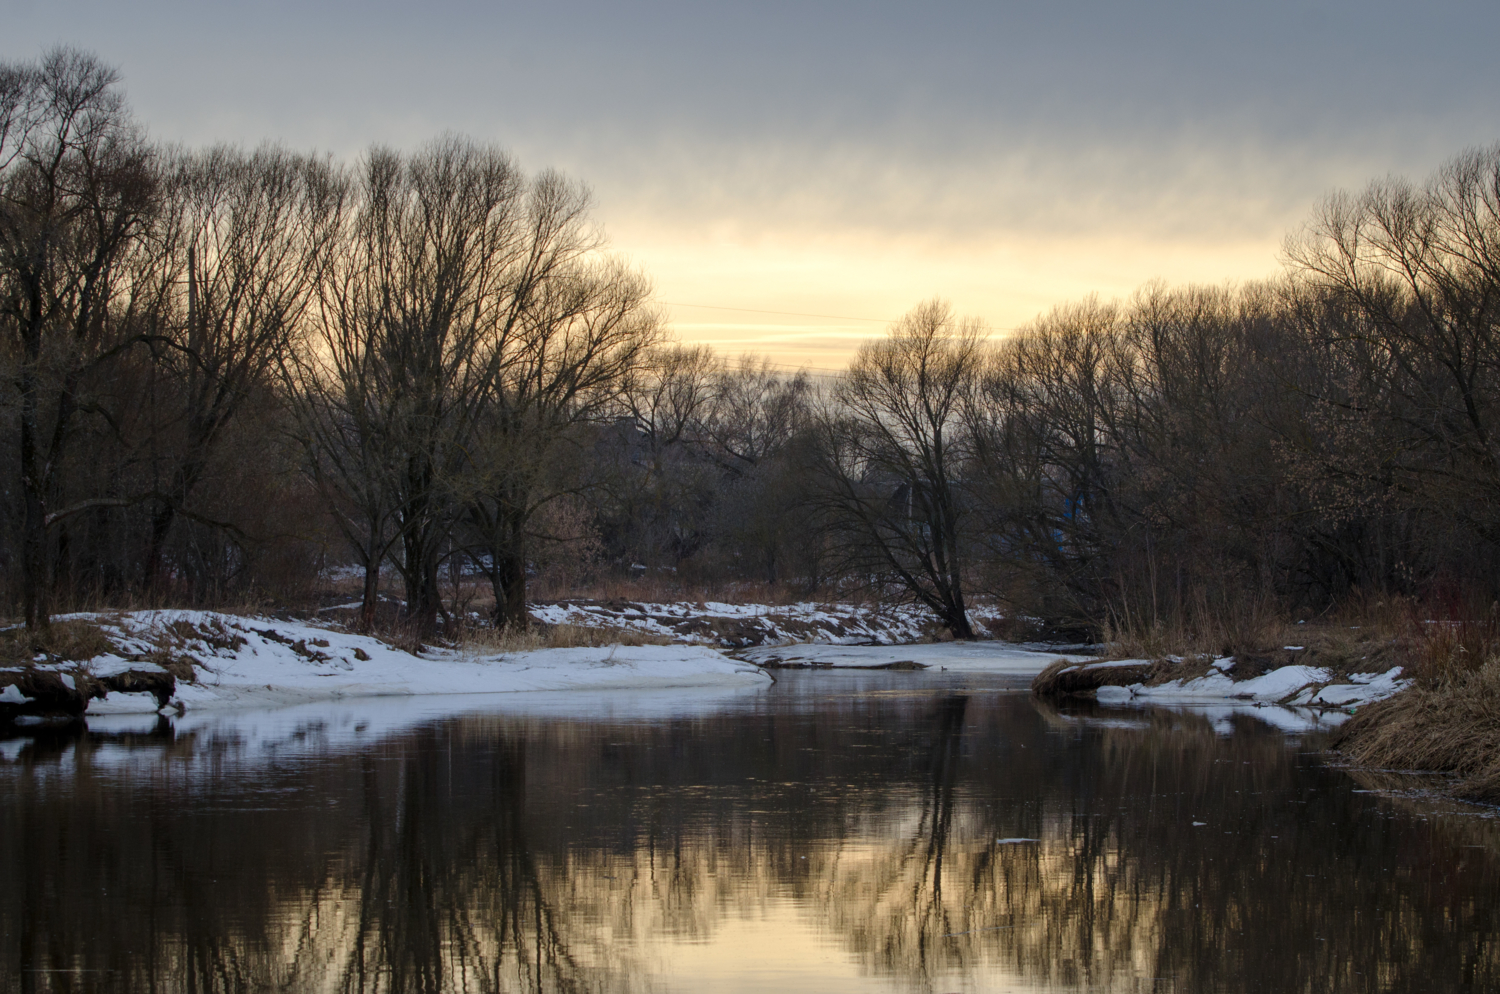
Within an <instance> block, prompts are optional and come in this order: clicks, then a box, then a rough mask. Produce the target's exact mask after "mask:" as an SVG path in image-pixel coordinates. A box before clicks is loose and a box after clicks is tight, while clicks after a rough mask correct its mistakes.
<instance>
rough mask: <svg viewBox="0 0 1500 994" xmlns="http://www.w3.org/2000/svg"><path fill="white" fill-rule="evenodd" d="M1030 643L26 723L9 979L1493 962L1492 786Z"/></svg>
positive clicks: (204, 988) (9, 751)
mask: <svg viewBox="0 0 1500 994" xmlns="http://www.w3.org/2000/svg"><path fill="white" fill-rule="evenodd" d="M1380 786H1382V783H1381V782H1378V781H1376V780H1375V779H1373V778H1371V777H1370V776H1368V775H1362V774H1351V773H1350V772H1348V771H1344V770H1341V769H1337V768H1335V767H1333V766H1331V765H1330V763H1329V760H1328V757H1327V756H1326V755H1325V754H1324V753H1323V751H1322V740H1321V739H1320V738H1319V737H1318V735H1317V734H1316V733H1313V734H1308V735H1302V736H1298V735H1288V734H1286V733H1285V732H1283V731H1278V730H1277V729H1275V728H1273V727H1271V726H1269V725H1267V724H1265V723H1264V722H1261V721H1258V720H1257V719H1256V718H1255V717H1254V716H1253V715H1250V714H1242V715H1239V716H1235V717H1232V718H1229V719H1223V718H1220V719H1219V720H1217V721H1211V720H1210V719H1209V718H1208V717H1205V716H1204V715H1202V714H1199V713H1194V712H1191V711H1184V712H1178V711H1168V710H1155V711H1132V710H1123V709H1104V708H1100V707H1097V706H1093V705H1080V706H1078V707H1076V708H1071V709H1064V710H1058V709H1056V708H1054V707H1051V706H1049V705H1046V704H1043V703H1041V702H1038V701H1036V700H1034V699H1033V698H1031V697H1030V695H1028V694H1027V693H1025V692H1024V691H1023V690H1022V689H1020V688H1018V687H1016V686H1015V685H1014V683H1012V682H1007V681H1005V680H1004V679H997V678H992V677H991V678H986V677H978V676H962V677H956V676H951V675H947V676H945V675H942V674H931V673H873V674H872V673H805V674H802V673H786V674H783V675H782V677H781V679H780V680H779V681H778V682H777V683H776V684H775V685H774V686H772V687H770V688H767V689H764V690H746V691H728V692H725V691H720V692H676V693H669V692H658V693H655V694H646V693H641V694H623V693H622V694H614V695H608V696H605V695H590V694H583V693H576V694H571V695H570V694H538V695H527V694H511V695H492V696H490V697H472V698H408V699H402V700H395V699H381V700H371V701H364V702H359V701H354V702H346V703H344V704H341V705H338V706H332V705H325V706H321V707H319V708H307V709H301V710H293V711H288V712H265V713H253V714H241V715H233V714H225V713H217V714H214V715H207V714H198V715H194V714H192V713H191V712H190V713H189V714H188V715H186V716H183V717H182V718H181V719H178V720H177V721H175V722H174V721H172V720H168V719H161V720H159V721H156V722H155V723H154V724H153V722H152V721H147V720H143V719H135V720H134V721H133V723H132V721H127V720H123V719H114V720H112V721H107V722H101V721H96V722H93V723H92V724H91V725H90V727H89V728H88V729H87V730H86V731H80V730H78V729H44V730H40V731H36V734H34V735H27V736H23V737H11V738H9V739H5V740H3V741H0V849H3V859H0V968H3V969H0V972H3V979H0V991H7V992H8V991H18V992H19V991H142V992H144V991H193V992H209V991H225V992H229V991H259V990H278V991H292V992H302V991H330V992H332V991H340V992H350V991H361V992H362V991H392V992H395V991H414V992H416V991H420V992H426V991H433V992H437V991H475V992H481V991H580V992H582V991H600V992H614V991H619V992H636V991H640V992H645V991H663V992H688V991H706V990H711V991H724V992H775V994H796V992H804V991H808V992H810V991H931V992H950V991H976V992H977V991H984V992H993V991H1109V992H1116V991H1118V992H1176V994H1188V992H1192V994H1200V992H1201V994H1208V992H1242V991H1243V992H1251V991H1254V992H1279V991H1308V992H1312V991H1330V992H1332V991H1338V992H1344V991H1350V992H1359V991H1370V992H1374V991H1413V992H1417V991H1421V992H1427V994H1433V992H1447V991H1495V990H1500V943H1497V939H1500V920H1497V912H1500V822H1497V820H1496V818H1495V817H1494V815H1495V813H1496V812H1495V811H1493V810H1492V809H1486V808H1478V807H1467V806H1461V805H1449V804H1443V803H1441V802H1436V801H1423V800H1420V799H1416V800H1414V799H1411V798H1409V797H1407V796H1404V795H1401V794H1394V795H1393V794H1391V793H1389V792H1382V791H1379V790H1376V789H1375V788H1377V787H1380Z"/></svg>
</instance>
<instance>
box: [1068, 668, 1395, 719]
mask: <svg viewBox="0 0 1500 994" xmlns="http://www.w3.org/2000/svg"><path fill="white" fill-rule="evenodd" d="M1143 662H1145V661H1144V660H1127V661H1122V662H1120V663H1118V664H1116V665H1127V664H1130V663H1135V664H1141V663H1143ZM1108 665H1111V664H1109V663H1094V664H1091V665H1088V666H1084V667H1081V669H1084V670H1091V669H1094V668H1098V667H1103V666H1108ZM1232 669H1233V661H1232V660H1229V659H1221V660H1218V661H1216V662H1215V664H1214V668H1213V670H1212V671H1211V672H1210V673H1208V674H1207V675H1205V676H1201V677H1198V678H1196V679H1192V680H1172V681H1170V682H1167V683H1163V684H1159V685H1157V686H1154V687H1152V686H1147V685H1145V684H1141V683H1133V684H1130V685H1129V686H1123V687H1110V686H1104V687H1100V688H1099V689H1098V690H1097V691H1096V692H1095V693H1096V696H1097V697H1098V699H1099V700H1100V701H1101V702H1105V703H1119V702H1124V701H1134V702H1138V703H1163V704H1168V703H1215V702H1221V701H1222V702H1230V701H1254V702H1259V703H1262V704H1282V705H1287V706H1289V707H1300V708H1313V707H1347V706H1351V705H1358V704H1369V703H1372V702H1374V701H1378V700H1382V699H1384V698H1386V697H1390V696H1391V695H1392V694H1395V693H1397V692H1398V691H1401V690H1404V689H1405V688H1406V687H1408V686H1410V685H1411V681H1409V680H1403V679H1401V668H1400V667H1399V666H1398V667H1395V668H1393V669H1390V670H1388V671H1386V672H1385V673H1354V674H1351V675H1349V676H1347V677H1343V678H1340V677H1338V676H1335V675H1334V674H1333V673H1332V672H1331V671H1329V670H1327V669H1323V668H1322V667H1317V666H1283V667H1280V668H1279V669H1274V670H1271V671H1270V672H1268V673H1263V674H1262V675H1260V676H1258V677H1255V678H1253V679H1250V680H1240V681H1236V680H1234V679H1233V678H1232V677H1231V676H1230V673H1231V672H1232Z"/></svg>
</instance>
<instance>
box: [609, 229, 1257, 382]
mask: <svg viewBox="0 0 1500 994" xmlns="http://www.w3.org/2000/svg"><path fill="white" fill-rule="evenodd" d="M611 233H612V235H613V240H614V243H615V244H616V245H617V246H620V247H628V252H627V254H628V255H629V257H630V258H632V259H633V260H635V261H636V262H637V263H638V264H639V265H640V266H641V267H642V268H643V269H645V271H646V272H648V273H650V274H651V275H652V278H653V279H654V281H655V283H656V288H657V296H658V298H659V299H660V300H661V302H662V304H663V307H664V309H665V311H666V313H667V315H668V317H669V319H670V322H671V326H672V329H673V331H674V332H675V334H676V335H677V337H678V338H679V339H681V340H682V341H684V342H702V343H705V344H708V345H712V346H713V347H714V348H716V349H718V350H719V351H721V352H723V353H725V354H727V355H730V356H738V355H740V354H741V353H745V352H754V353H758V354H762V355H766V356H768V357H769V358H770V359H771V360H772V361H773V362H776V363H780V364H785V365H792V366H799V367H801V366H807V367H813V368H822V369H836V368H839V367H841V366H843V364H844V363H846V362H847V361H848V359H849V357H850V355H851V354H852V353H853V351H854V350H855V349H856V348H857V347H858V346H859V344H860V343H861V342H863V341H865V340H866V339H869V338H871V337H875V336H878V335H880V334H882V333H883V332H884V330H885V327H886V324H887V322H889V321H891V320H893V319H895V318H898V317H900V316H901V315H902V314H903V313H905V312H906V311H907V310H909V309H910V308H912V307H913V306H915V305H916V304H917V303H919V302H921V301H922V300H926V299H929V298H931V297H943V298H945V299H947V300H948V301H949V302H950V303H952V304H953V306H954V308H955V309H956V310H957V311H958V312H959V313H961V314H964V315H972V316H975V317H978V318H980V319H981V320H983V321H984V322H985V323H986V324H987V325H988V326H989V327H990V328H991V329H992V333H993V334H995V335H1000V336H1003V335H1005V334H1007V333H1008V332H1010V331H1013V330H1014V329H1015V328H1017V327H1018V326H1021V325H1024V324H1025V323H1026V322H1028V321H1030V320H1032V319H1033V318H1035V317H1036V316H1037V315H1038V314H1040V313H1043V312H1045V311H1046V310H1048V309H1049V308H1051V307H1052V306H1054V305H1055V304H1058V303H1061V302H1065V301H1069V300H1077V299H1080V298H1082V297H1085V296H1087V295H1088V294H1090V293H1097V294H1098V295H1099V296H1100V297H1102V298H1105V299H1108V298H1112V297H1119V298H1125V297H1128V296H1129V295H1130V294H1131V293H1133V292H1134V291H1135V290H1136V289H1137V288H1138V287H1139V286H1140V285H1141V284H1142V283H1144V282H1146V281H1148V280H1151V279H1158V278H1160V279H1165V280H1167V281H1169V282H1172V283H1181V282H1208V283H1221V282H1223V281H1224V280H1226V279H1236V278H1237V279H1251V278H1257V277H1264V276H1268V275H1271V274H1272V273H1273V272H1275V271H1276V269H1277V265H1278V263H1277V254H1278V252H1279V249H1280V242H1279V239H1264V240H1261V241H1258V242H1239V241H1221V242H1211V243H1204V244H1194V243H1192V242H1187V241H1182V242H1159V241H1131V240H1128V239H1126V238H1123V237H1118V236H1117V237H1102V236H1101V237H1094V238H1087V237H1075V238H1058V239H1046V238H1041V237H1037V236H1032V237H1026V236H1024V235H1022V236H1016V237H1012V238H1009V239H1006V238H996V239H994V241H992V242H991V243H989V244H987V245H974V244H966V245H964V246H962V247H961V248H957V249H946V250H945V249H944V248H943V247H942V246H939V245H936V244H932V243H931V242H927V243H925V244H924V243H919V242H916V241H914V240H906V239H900V238H893V239H890V240H888V241H885V242H875V241H873V240H871V239H866V238H846V239H839V238H824V239H819V240H807V239H796V238H791V237H767V238H764V239H760V240H757V241H756V242H754V243H748V242H745V241H733V240H728V239H715V238H712V237H702V236H695V234H694V233H693V232H690V231H682V230H669V229H667V230H660V231H651V230H649V229H648V230H645V231H636V230H634V229H632V228H630V227H628V226H620V225H612V226H611ZM763 312H784V313H779V314H778V313H763Z"/></svg>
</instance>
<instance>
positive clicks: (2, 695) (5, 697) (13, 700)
mask: <svg viewBox="0 0 1500 994" xmlns="http://www.w3.org/2000/svg"><path fill="white" fill-rule="evenodd" d="M29 700H31V698H29V697H27V696H26V695H25V694H23V693H21V691H20V688H18V687H17V686H16V685H15V684H13V683H12V684H7V685H6V687H5V689H4V690H0V704H25V703H26V702H27V701H29Z"/></svg>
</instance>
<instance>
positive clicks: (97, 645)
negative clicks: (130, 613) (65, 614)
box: [0, 618, 114, 665]
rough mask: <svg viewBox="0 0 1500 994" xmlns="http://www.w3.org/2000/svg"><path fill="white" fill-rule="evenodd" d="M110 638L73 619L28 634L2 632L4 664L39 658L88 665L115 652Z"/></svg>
mask: <svg viewBox="0 0 1500 994" xmlns="http://www.w3.org/2000/svg"><path fill="white" fill-rule="evenodd" d="M113 651H114V644H113V643H111V642H110V640H109V636H107V635H105V634H104V631H103V630H102V629H100V627H99V626H98V625H97V624H95V623H94V622H92V621H86V620H83V619H81V618H70V619H67V620H65V621H54V622H52V624H50V625H48V626H46V627H45V628H39V629H35V630H33V631H27V630H26V629H25V628H21V627H19V626H17V627H15V628H8V629H6V630H5V631H3V632H0V663H8V664H10V665H16V664H22V663H29V662H32V661H33V660H35V659H36V657H37V656H39V655H45V656H46V657H47V658H48V659H49V660H50V661H53V662H58V661H62V662H86V661H87V660H90V659H93V658H94V657H95V656H102V655H104V654H105V653H108V652H113Z"/></svg>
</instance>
